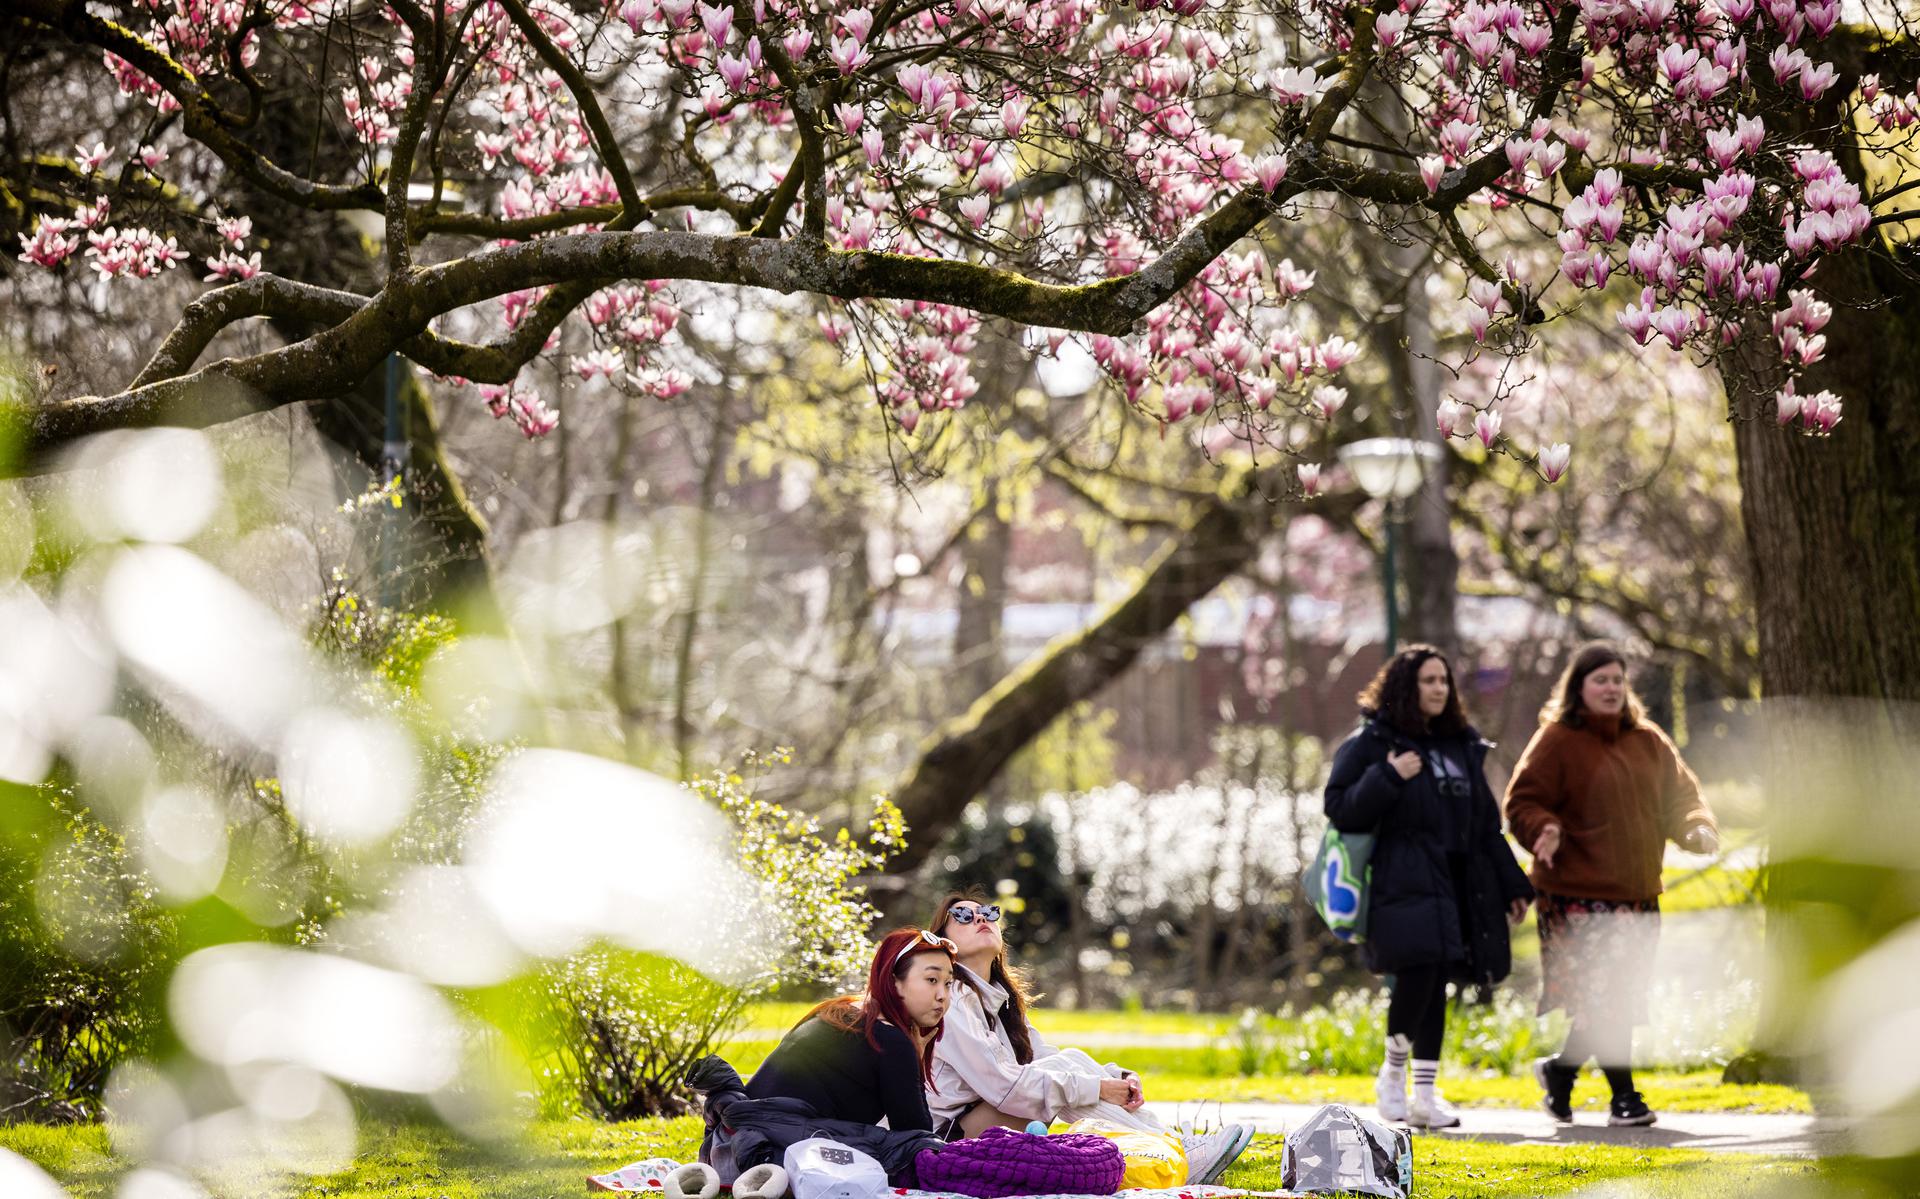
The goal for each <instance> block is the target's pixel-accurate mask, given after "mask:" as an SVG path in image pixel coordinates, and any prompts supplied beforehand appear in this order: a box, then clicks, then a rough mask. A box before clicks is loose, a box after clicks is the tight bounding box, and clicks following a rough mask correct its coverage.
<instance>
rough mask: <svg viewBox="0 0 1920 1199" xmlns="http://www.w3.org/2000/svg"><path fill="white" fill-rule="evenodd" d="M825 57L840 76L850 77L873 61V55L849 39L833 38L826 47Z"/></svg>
mask: <svg viewBox="0 0 1920 1199" xmlns="http://www.w3.org/2000/svg"><path fill="white" fill-rule="evenodd" d="M827 57H828V58H830V59H832V60H833V65H834V66H836V67H838V68H839V69H840V73H841V74H842V75H851V74H853V73H854V72H855V71H858V70H860V69H861V68H862V67H865V66H866V65H867V64H868V63H870V62H872V61H873V54H872V53H871V52H870V51H869V50H868V49H867V48H866V47H865V46H863V45H861V44H860V43H859V42H857V41H854V40H853V39H851V38H834V39H833V41H832V42H831V43H829V45H828V48H827Z"/></svg>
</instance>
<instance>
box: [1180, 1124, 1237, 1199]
mask: <svg viewBox="0 0 1920 1199" xmlns="http://www.w3.org/2000/svg"><path fill="white" fill-rule="evenodd" d="M1181 1140H1182V1142H1183V1147H1184V1148H1185V1149H1186V1151H1187V1185H1188V1186H1190V1187H1191V1186H1211V1185H1212V1184H1214V1183H1215V1182H1218V1181H1219V1179H1220V1176H1221V1175H1222V1174H1225V1173H1226V1172H1227V1167H1228V1166H1231V1165H1232V1164H1233V1163H1234V1162H1235V1161H1236V1160H1238V1159H1239V1157H1240V1155H1241V1154H1242V1153H1245V1152H1246V1149H1247V1146H1248V1145H1250V1144H1252V1143H1253V1129H1252V1128H1251V1127H1249V1126H1247V1125H1245V1124H1225V1125H1222V1126H1221V1127H1220V1128H1218V1129H1216V1130H1215V1131H1213V1132H1194V1133H1188V1134H1187V1135H1186V1136H1184V1137H1182V1138H1181Z"/></svg>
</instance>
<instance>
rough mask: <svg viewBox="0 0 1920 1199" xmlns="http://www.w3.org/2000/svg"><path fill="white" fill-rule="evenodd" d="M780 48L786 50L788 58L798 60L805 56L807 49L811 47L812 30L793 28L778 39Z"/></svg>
mask: <svg viewBox="0 0 1920 1199" xmlns="http://www.w3.org/2000/svg"><path fill="white" fill-rule="evenodd" d="M780 49H781V50H783V51H785V52H786V55H787V57H788V58H790V59H792V60H793V61H794V62H799V61H800V60H801V59H803V58H805V57H806V56H807V51H809V50H811V49H813V30H811V29H795V30H793V31H792V32H791V33H789V34H787V35H786V36H785V37H783V38H781V39H780Z"/></svg>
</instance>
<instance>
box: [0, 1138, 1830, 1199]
mask: <svg viewBox="0 0 1920 1199" xmlns="http://www.w3.org/2000/svg"><path fill="white" fill-rule="evenodd" d="M698 1140H699V1122H698V1121H696V1120H691V1119H681V1120H636V1121H632V1122H630V1123H626V1124H591V1123H586V1122H577V1121H576V1122H565V1123H546V1124H538V1125H534V1126H533V1127H531V1128H529V1129H527V1130H525V1132H524V1133H522V1134H520V1135H514V1136H502V1137H497V1138H492V1139H489V1140H488V1141H486V1142H485V1143H484V1144H475V1143H473V1142H469V1141H462V1140H460V1139H458V1138H457V1137H455V1136H454V1135H453V1134H452V1133H450V1132H448V1131H446V1130H444V1129H440V1128H430V1127H423V1126H420V1125H411V1124H406V1125H400V1126H397V1127H385V1128H372V1129H363V1135H362V1141H361V1147H360V1153H359V1154H358V1156H357V1157H356V1158H355V1161H354V1164H353V1166H352V1168H351V1169H348V1170H344V1171H341V1172H339V1173H336V1174H327V1175H320V1176H317V1177H312V1178H306V1179H281V1178H278V1177H275V1176H273V1175H271V1174H269V1173H268V1172H266V1171H256V1172H254V1173H252V1174H250V1175H241V1176H238V1177H232V1178H227V1179H224V1180H215V1181H214V1185H212V1186H211V1187H210V1188H209V1190H210V1193H211V1194H212V1195H213V1197H214V1199H259V1197H263V1196H267V1195H269V1194H271V1195H273V1196H274V1197H275V1199H334V1197H347V1196H351V1197H352V1199H442V1197H444V1199H494V1197H498V1199H546V1197H548V1196H570V1195H580V1196H584V1195H586V1194H587V1191H586V1187H585V1183H584V1179H585V1177H586V1175H588V1174H590V1173H598V1172H601V1171H605V1170H610V1169H613V1168H616V1167H618V1166H620V1165H623V1164H625V1163H627V1162H629V1161H633V1160H636V1159H639V1158H643V1157H671V1158H676V1159H679V1160H691V1158H692V1157H693V1156H694V1152H695V1149H696V1146H697V1144H698ZM1280 1145H1281V1141H1280V1138H1279V1137H1275V1136H1267V1137H1261V1138H1259V1139H1258V1140H1257V1141H1255V1143H1254V1145H1253V1147H1252V1148H1251V1149H1249V1150H1248V1152H1247V1154H1246V1156H1245V1157H1243V1158H1242V1159H1241V1160H1240V1162H1239V1163H1238V1164H1236V1165H1235V1166H1234V1167H1233V1168H1232V1169H1231V1170H1229V1171H1228V1172H1227V1176H1226V1178H1225V1180H1224V1181H1225V1182H1226V1184H1227V1185H1229V1186H1239V1187H1248V1188H1250V1189H1255V1190H1276V1189H1278V1188H1279V1185H1280ZM1414 1146H1415V1148H1414V1177H1415V1182H1416V1194H1417V1195H1419V1196H1420V1199H1509V1197H1512V1199H1518V1197H1519V1196H1535V1195H1556V1194H1564V1193H1568V1192H1572V1191H1577V1190H1581V1189H1584V1188H1587V1187H1592V1186H1595V1185H1597V1184H1601V1183H1608V1182H1614V1183H1623V1182H1624V1183H1631V1184H1632V1189H1631V1190H1630V1191H1628V1192H1627V1193H1630V1194H1632V1195H1636V1196H1639V1195H1645V1196H1648V1197H1649V1199H1654V1197H1666V1196H1671V1197H1673V1199H1679V1197H1681V1196H1685V1197H1686V1199H1715V1197H1719V1196H1726V1197H1729V1199H1730V1197H1732V1196H1749V1195H1752V1194H1754V1192H1755V1191H1756V1190H1758V1189H1760V1188H1761V1187H1763V1186H1765V1185H1766V1184H1768V1183H1770V1182H1775V1181H1779V1182H1782V1183H1793V1182H1799V1183H1806V1182H1811V1181H1814V1180H1815V1177H1816V1176H1817V1175H1818V1173H1819V1170H1820V1167H1819V1166H1817V1165H1816V1164H1814V1163H1811V1162H1805V1161H1796V1160H1790V1159H1781V1158H1766V1157H1757V1156H1749V1155H1718V1156H1716V1155H1711V1154H1706V1153H1697V1152H1690V1151H1683V1150H1644V1149H1621V1148H1614V1147H1611V1146H1597V1145H1499V1144H1489V1143H1481V1142H1475V1141H1460V1140H1450V1139H1446V1138H1440V1137H1421V1138H1418V1139H1417V1140H1416V1141H1415V1142H1414ZM0 1148H6V1149H11V1150H13V1151H14V1152H16V1153H20V1154H22V1155H24V1156H25V1157H27V1158H28V1159H29V1160H31V1161H33V1162H35V1163H37V1164H38V1165H40V1166H41V1167H42V1168H43V1169H45V1170H47V1171H48V1172H49V1173H51V1174H52V1175H53V1176H54V1178H55V1179H56V1180H57V1181H59V1182H60V1183H61V1184H62V1185H64V1186H66V1187H67V1188H68V1189H69V1190H70V1191H71V1192H72V1193H73V1194H74V1196H75V1197H76V1199H111V1196H112V1194H113V1189H114V1186H115V1185H116V1183H117V1182H118V1179H119V1177H120V1176H121V1175H122V1174H123V1173H124V1172H125V1169H126V1167H125V1166H124V1164H122V1163H120V1162H118V1161H116V1160H115V1159H114V1158H113V1157H112V1156H111V1151H110V1149H109V1146H108V1143H107V1138H106V1134H105V1132H104V1130H102V1129H100V1128H98V1127H80V1128H42V1127H35V1126H15V1127H8V1128H0ZM1613 1193H1615V1194H1618V1193H1619V1192H1613Z"/></svg>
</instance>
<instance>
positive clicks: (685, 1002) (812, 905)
mask: <svg viewBox="0 0 1920 1199" xmlns="http://www.w3.org/2000/svg"><path fill="white" fill-rule="evenodd" d="M786 760H787V756H786V751H784V750H782V751H776V752H775V754H774V755H773V757H771V758H762V757H759V756H757V755H748V757H747V759H746V763H747V765H748V766H749V767H751V766H757V765H760V764H763V763H766V762H778V763H784V762H785V761H786ZM692 786H693V789H694V790H695V791H697V792H699V793H700V794H701V795H702V796H704V797H706V798H707V799H708V800H709V801H711V802H712V803H714V804H715V805H716V806H717V807H719V808H720V810H721V811H722V812H724V813H725V814H726V816H727V817H728V819H729V820H730V821H731V822H732V824H733V827H734V829H735V830H736V831H737V833H738V837H739V857H738V865H739V867H740V877H741V878H742V879H744V880H749V881H748V882H747V883H746V884H745V885H746V886H747V888H748V890H749V891H750V892H751V893H749V894H730V893H724V894H723V893H717V894H715V896H714V913H713V915H714V921H715V928H714V930H713V933H714V935H715V936H717V937H724V938H729V939H730V940H728V941H727V943H728V944H731V945H735V946H737V947H738V948H740V949H741V950H743V951H744V957H743V959H742V960H741V962H740V963H739V968H738V970H737V971H736V972H735V973H734V975H733V976H732V977H730V978H727V979H719V978H713V977H709V976H708V975H704V974H701V973H700V972H698V971H696V970H693V969H691V968H690V967H688V966H685V965H682V964H681V963H678V962H673V961H668V960H666V959H662V958H658V957H653V956H650V955H643V954H631V953H620V952H617V951H613V950H608V949H604V948H599V949H594V950H590V951H588V952H585V953H581V954H576V955H574V956H573V957H570V958H568V959H566V960H564V961H562V962H559V963H556V964H554V965H552V966H550V967H548V968H546V969H545V970H543V971H541V972H540V973H539V975H538V976H537V977H536V978H534V979H532V980H529V983H528V984H527V987H526V988H525V990H524V993H523V994H524V999H525V1006H524V1008H523V1010H522V1015H521V1018H520V1020H519V1021H518V1023H517V1025H516V1027H515V1030H514V1031H515V1032H516V1034H517V1035H519V1036H521V1037H522V1038H523V1048H524V1049H525V1051H526V1052H528V1053H529V1055H530V1056H531V1057H532V1059H533V1060H534V1061H535V1063H536V1064H537V1075H538V1080H539V1096H538V1098H539V1102H540V1106H541V1108H542V1109H543V1111H545V1112H547V1113H549V1114H558V1113H562V1112H574V1111H577V1112H584V1113H585V1114H588V1115H592V1116H596V1117H599V1118H602V1119H608V1120H627V1119H633V1118H636V1117H640V1116H659V1115H677V1114H680V1113H682V1112H685V1111H687V1110H689V1106H690V1104H689V1095H688V1094H687V1091H686V1088H685V1085H684V1081H683V1075H684V1074H685V1073H686V1069H687V1067H688V1066H689V1065H690V1064H691V1063H693V1062H694V1061H696V1060H698V1059H699V1058H700V1057H702V1056H704V1055H705V1054H707V1053H709V1052H711V1051H712V1049H713V1047H714V1046H715V1045H717V1044H720V1043H721V1042H723V1041H725V1040H726V1039H727V1038H728V1036H730V1035H731V1034H732V1033H733V1032H734V1031H736V1030H737V1029H738V1028H739V1025H740V1020H741V1016H742V1012H743V1009H744V1008H745V1006H746V1005H747V1004H748V1003H750V1002H752V1001H754V1000H756V999H760V998H763V997H765V996H767V995H770V994H773V993H774V992H776V991H779V990H780V989H782V988H784V987H790V986H799V985H809V984H810V985H813V986H821V985H831V984H839V983H845V982H846V981H848V980H849V979H852V978H855V977H858V976H860V975H862V974H864V973H865V971H866V968H867V963H868V960H869V957H870V955H871V953H872V949H873V946H872V942H871V941H869V940H868V937H867V929H868V927H869V926H870V925H871V924H872V922H873V920H874V919H875V917H876V916H877V915H878V913H877V912H876V911H875V910H874V908H873V906H872V905H871V904H869V903H868V902H867V899H866V894H865V889H864V888H863V887H861V886H860V885H859V884H858V883H857V882H856V881H855V880H856V879H858V878H859V877H860V876H861V875H864V874H868V873H871V872H873V871H875V870H877V869H878V868H879V867H880V866H881V864H882V863H884V862H885V861H886V859H887V858H888V857H889V856H891V855H892V854H894V853H896V852H898V850H899V848H900V846H901V845H902V844H904V839H903V832H904V824H903V822H902V821H901V817H900V811H899V809H898V808H896V807H894V806H893V804H892V803H891V802H889V801H888V800H886V799H883V798H878V797H876V798H875V800H874V801H873V810H872V813H871V816H870V817H869V820H868V823H867V828H866V830H865V835H864V836H863V837H856V836H854V835H853V833H852V832H851V831H849V830H847V829H844V828H843V829H840V830H838V831H837V832H836V833H834V834H832V835H827V834H824V833H823V832H822V830H821V828H820V826H819V823H818V822H817V821H815V820H813V819H811V818H810V817H806V816H803V815H800V814H798V813H794V812H790V811H788V810H787V809H785V808H783V807H780V806H779V805H777V804H772V803H768V802H766V801H764V800H760V799H757V798H755V796H754V795H753V790H752V787H751V785H750V784H749V782H748V781H747V778H746V777H744V776H743V775H742V774H741V773H737V772H732V771H725V772H720V773H716V774H713V775H711V776H708V777H706V778H703V779H701V780H699V781H698V782H696V783H694V784H692Z"/></svg>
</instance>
